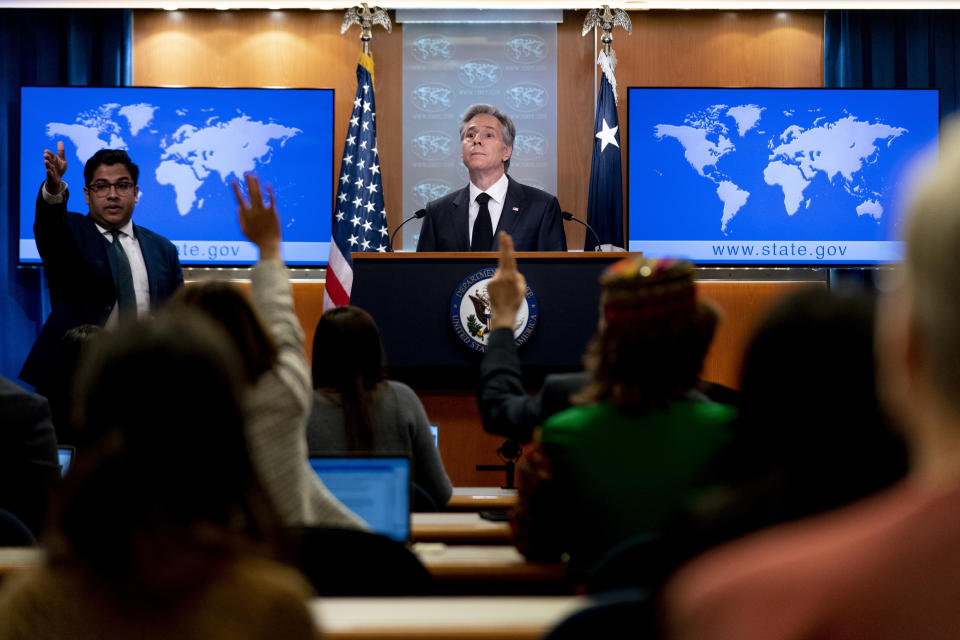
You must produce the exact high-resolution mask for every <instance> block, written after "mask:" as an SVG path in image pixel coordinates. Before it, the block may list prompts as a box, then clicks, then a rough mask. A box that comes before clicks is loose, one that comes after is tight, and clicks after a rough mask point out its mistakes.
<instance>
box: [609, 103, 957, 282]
mask: <svg viewBox="0 0 960 640" xmlns="http://www.w3.org/2000/svg"><path fill="white" fill-rule="evenodd" d="M938 112H939V93H938V91H937V90H884V89H754V88H737V89H718V88H709V89H708V88H647V87H630V88H629V89H628V113H629V121H628V136H629V141H628V148H627V154H628V155H627V162H628V176H629V186H628V201H629V220H628V234H629V235H628V237H629V248H630V250H631V251H643V252H644V253H645V254H646V255H647V256H649V257H685V258H688V259H690V260H693V261H694V262H696V263H715V264H817V265H825V266H827V265H837V264H877V263H885V262H891V261H896V260H899V259H900V257H901V243H900V242H899V241H898V237H899V231H900V229H899V220H900V215H899V213H900V212H899V206H898V201H899V199H900V196H901V195H902V193H901V191H902V190H903V187H904V184H905V182H906V180H907V175H908V173H909V171H907V168H908V166H909V164H910V162H911V160H913V159H914V158H915V157H916V156H917V155H918V154H919V153H920V152H922V151H925V150H928V149H930V148H935V145H936V143H937V136H938V129H939V113H938Z"/></svg>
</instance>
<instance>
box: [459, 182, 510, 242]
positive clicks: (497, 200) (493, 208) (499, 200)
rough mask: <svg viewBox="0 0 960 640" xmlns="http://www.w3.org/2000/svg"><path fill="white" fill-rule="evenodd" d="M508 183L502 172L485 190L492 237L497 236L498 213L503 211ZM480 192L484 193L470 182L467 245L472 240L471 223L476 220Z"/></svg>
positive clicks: (478, 211)
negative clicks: (488, 198) (487, 197)
mask: <svg viewBox="0 0 960 640" xmlns="http://www.w3.org/2000/svg"><path fill="white" fill-rule="evenodd" d="M509 184H510V182H509V180H507V174H503V175H502V176H500V179H499V180H497V181H496V182H494V183H493V185H491V187H490V188H489V189H487V191H486V194H487V195H488V196H490V200H489V201H488V202H487V211H489V212H490V226H491V228H492V229H493V237H494V238H496V237H497V225H498V224H499V223H500V214H501V213H502V212H503V201H504V200H505V199H506V198H507V186H508V185H509ZM481 193H484V192H483V190H482V189H480V188H479V187H477V185H475V184H473V183H472V182H471V183H470V208H469V219H468V220H467V244H468V245H469V244H470V243H471V242H472V241H473V223H474V222H476V221H477V215H478V214H479V213H480V203H479V202H477V196H478V195H480V194H481Z"/></svg>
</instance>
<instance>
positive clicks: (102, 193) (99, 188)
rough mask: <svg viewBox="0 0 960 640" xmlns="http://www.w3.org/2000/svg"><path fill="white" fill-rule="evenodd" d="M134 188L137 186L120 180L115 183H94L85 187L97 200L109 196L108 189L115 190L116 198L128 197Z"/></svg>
mask: <svg viewBox="0 0 960 640" xmlns="http://www.w3.org/2000/svg"><path fill="white" fill-rule="evenodd" d="M136 186H137V185H135V184H133V183H132V182H130V181H128V180H121V181H120V182H117V183H111V182H94V183H93V184H91V185H90V186H88V187H87V190H88V191H90V193H92V194H93V195H95V196H96V197H98V198H106V197H107V196H108V195H110V188H111V187H112V188H114V189H116V190H117V195H118V196H120V197H123V196H128V195H130V193H132V192H133V188H134V187H136Z"/></svg>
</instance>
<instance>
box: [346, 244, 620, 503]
mask: <svg viewBox="0 0 960 640" xmlns="http://www.w3.org/2000/svg"><path fill="white" fill-rule="evenodd" d="M516 255H517V263H518V267H519V269H520V272H521V273H522V274H523V275H524V277H525V278H526V279H527V284H528V285H529V287H530V288H531V289H532V290H533V292H534V295H535V296H536V298H537V306H538V309H537V316H538V317H537V327H536V329H535V330H534V332H533V333H532V334H531V335H530V337H529V339H528V340H527V342H526V343H525V344H523V345H522V346H521V347H520V349H519V354H520V360H521V362H522V363H523V366H524V375H525V382H526V383H527V385H528V388H537V387H538V386H539V382H540V380H541V379H542V377H543V376H544V375H546V374H548V373H552V372H556V371H571V370H577V369H580V368H581V366H582V358H583V352H584V349H585V347H586V345H587V342H588V341H589V340H590V338H591V337H592V336H593V334H594V332H595V331H596V326H597V310H598V308H599V300H600V286H599V283H598V277H599V275H600V272H601V271H603V269H604V268H605V267H607V266H608V265H609V264H610V263H612V262H615V261H617V260H619V259H621V258H623V257H625V256H626V255H627V254H625V253H622V252H621V253H601V252H582V253H581V252H575V253H568V252H520V253H517V254H516ZM496 266H497V254H496V253H494V252H484V253H354V254H353V270H354V271H353V272H354V280H353V290H352V292H351V297H350V303H351V304H354V305H356V306H358V307H362V308H363V309H366V310H367V311H368V312H369V313H370V314H371V315H372V316H373V317H374V319H375V320H376V321H377V324H378V325H379V327H380V332H381V335H382V337H383V344H384V349H385V352H386V354H385V357H386V360H387V366H388V372H389V376H390V377H391V378H393V379H395V380H400V381H403V382H406V383H407V384H409V385H410V386H411V387H413V388H414V389H416V390H417V393H418V395H419V396H420V398H421V400H422V401H423V403H424V406H425V407H426V409H427V415H428V416H429V417H430V419H431V421H432V422H433V423H435V424H437V425H438V426H439V445H440V453H441V455H442V456H443V460H444V465H445V466H446V468H447V473H448V474H449V475H450V479H451V480H452V481H453V484H454V485H455V486H493V485H498V484H501V483H502V482H503V478H504V476H503V474H502V472H495V471H476V469H475V467H476V465H478V464H498V463H500V462H501V460H500V459H499V457H498V456H497V453H496V450H497V448H498V447H499V446H500V444H502V442H503V438H501V437H499V436H491V435H489V434H487V433H485V432H484V431H483V427H482V425H481V422H480V412H479V410H478V408H477V400H476V392H477V383H478V380H479V366H480V359H481V357H482V354H481V353H478V352H476V351H473V350H472V349H471V348H470V347H468V346H467V345H466V344H464V342H463V341H462V340H461V339H460V338H459V337H458V336H457V332H456V331H455V328H454V324H453V322H452V321H451V303H452V301H453V299H454V294H455V292H456V291H457V289H458V287H460V285H461V283H463V282H464V280H465V279H467V278H468V277H469V276H471V275H472V274H474V273H476V272H477V271H480V270H482V269H490V268H495V267H496Z"/></svg>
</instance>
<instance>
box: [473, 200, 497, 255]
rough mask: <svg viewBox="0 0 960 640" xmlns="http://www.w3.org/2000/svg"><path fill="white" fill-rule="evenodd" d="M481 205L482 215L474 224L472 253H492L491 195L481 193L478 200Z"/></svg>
mask: <svg viewBox="0 0 960 640" xmlns="http://www.w3.org/2000/svg"><path fill="white" fill-rule="evenodd" d="M476 200H477V202H478V203H479V204H480V213H478V214H477V219H476V220H474V222H473V236H472V237H471V238H470V251H490V246H491V245H492V244H493V223H492V222H491V221H490V209H488V208H487V203H488V202H490V194H488V193H479V194H477V198H476Z"/></svg>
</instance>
